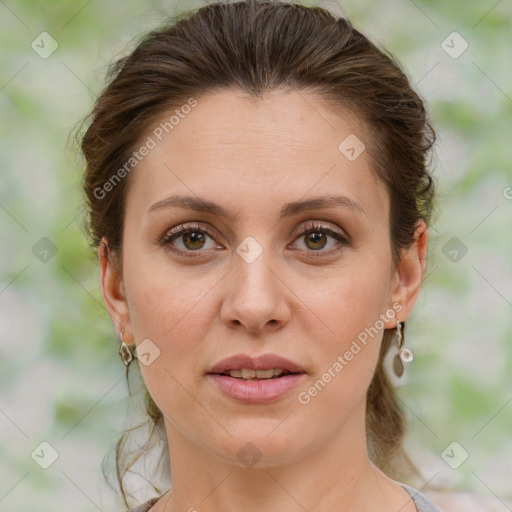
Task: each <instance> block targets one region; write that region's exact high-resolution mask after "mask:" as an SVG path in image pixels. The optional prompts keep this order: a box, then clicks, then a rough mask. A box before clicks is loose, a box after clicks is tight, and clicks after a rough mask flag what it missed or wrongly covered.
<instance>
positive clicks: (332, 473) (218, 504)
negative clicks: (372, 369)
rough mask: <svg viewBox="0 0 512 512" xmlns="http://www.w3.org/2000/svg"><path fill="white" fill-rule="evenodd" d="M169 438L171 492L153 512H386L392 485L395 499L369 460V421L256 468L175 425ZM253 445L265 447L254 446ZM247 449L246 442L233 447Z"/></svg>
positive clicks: (261, 462)
mask: <svg viewBox="0 0 512 512" xmlns="http://www.w3.org/2000/svg"><path fill="white" fill-rule="evenodd" d="M361 421H362V422H363V423H362V424H361ZM166 432H167V438H168V443H169V452H170V454H171V472H172V489H171V492H170V493H168V495H167V496H165V497H164V498H163V499H162V500H160V501H159V503H158V505H157V506H156V507H155V509H154V510H155V512H175V511H178V510H179V511H190V512H195V511H200V512H218V511H219V510H222V511H223V512H235V511H236V512H238V511H239V510H244V512H256V511H258V512H260V511H261V510H268V511H274V510H276V511H277V510H278V511H279V512H292V511H293V512H296V511H297V510H308V511H309V512H320V511H325V510H343V511H347V512H348V511H356V510H357V511H358V512H359V511H361V512H362V511H370V510H385V508H382V505H383V503H387V502H386V501H384V502H383V501H382V500H383V499H388V498H389V497H390V496H391V494H390V485H391V486H392V487H393V488H394V489H395V490H394V493H395V496H398V495H397V494H396V493H397V486H396V483H394V482H393V481H392V480H391V479H389V478H388V477H387V476H386V475H384V474H383V473H382V472H381V471H380V470H378V469H377V468H376V467H375V466H374V465H373V464H372V463H371V461H370V460H369V458H368V453H367V447H366V437H365V436H364V432H365V429H364V417H363V418H359V419H358V420H357V421H356V422H355V424H354V425H346V428H344V429H341V431H340V432H338V433H337V434H333V437H330V438H329V439H328V440H326V441H325V442H323V443H317V444H316V445H314V446H311V445H309V446H304V447H302V449H301V448H300V442H299V443H296V445H297V447H298V448H297V450H296V451H295V453H294V454H293V455H290V453H289V450H288V453H287V454H286V455H285V456H280V458H279V457H274V458H273V459H270V458H265V457H264V456H262V458H261V459H260V460H259V461H258V462H257V463H256V464H254V465H253V466H252V467H245V466H243V464H241V463H240V461H239V460H238V458H237V455H236V452H237V451H238V450H237V449H235V450H234V452H235V453H234V454H233V455H234V456H233V457H232V458H229V457H226V456H225V455H224V456H222V455H221V456H219V454H218V453H212V452H211V451H208V450H205V449H204V448H202V447H200V446H199V445H198V444H197V443H193V442H192V441H191V440H190V439H188V438H187V437H186V436H184V435H182V434H181V432H180V431H179V430H177V429H176V427H175V426H174V425H172V424H170V423H166ZM361 433H362V434H361ZM227 437H229V436H228V435H227V434H226V438H227ZM267 442H268V439H267ZM227 443H228V444H230V445H233V439H225V440H223V442H222V441H221V442H219V444H218V445H217V447H216V449H217V450H220V449H221V447H223V446H226V444H227ZM235 444H236V443H235ZM254 444H255V445H256V446H261V445H262V444H261V441H260V442H259V444H258V441H257V440H255V441H254ZM244 445H245V442H244V441H240V443H239V444H236V446H240V447H242V446H244ZM246 449H247V451H248V452H249V451H250V449H249V448H246ZM402 492H403V494H402V498H403V497H404V495H405V491H403V490H402ZM152 512H153V509H152Z"/></svg>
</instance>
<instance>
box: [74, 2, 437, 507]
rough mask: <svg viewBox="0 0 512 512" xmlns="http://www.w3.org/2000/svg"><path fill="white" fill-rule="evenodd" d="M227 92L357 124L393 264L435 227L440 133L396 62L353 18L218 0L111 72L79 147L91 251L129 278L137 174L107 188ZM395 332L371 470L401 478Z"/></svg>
mask: <svg viewBox="0 0 512 512" xmlns="http://www.w3.org/2000/svg"><path fill="white" fill-rule="evenodd" d="M219 90H226V91H238V92H242V93H244V94H245V95H246V96H247V97H248V98H250V99H252V100H253V101H257V100H258V99H260V98H262V97H263V95H264V94H265V93H267V92H271V91H274V90H282V91H290V92H291V91H307V92H313V93H315V94H317V95H318V96H319V97H320V98H322V99H324V100H327V101H328V102H329V105H331V106H332V109H333V110H336V109H337V108H339V109H340V111H341V110H344V111H348V112H351V113H354V114H355V115H357V118H358V119H360V120H362V122H363V125H364V127H365V128H366V130H367V134H368V135H369V141H370V144H368V145H367V146H366V149H367V151H368V152H369V156H370V159H371V162H372V168H373V170H374V172H375V174H376V176H377V177H378V178H379V179H380V180H381V181H382V183H383V184H384V185H385V187H386V189H387V191H388V193H389V198H390V221H389V222H390V224H389V228H390V245H391V248H392V255H393V264H394V265H396V264H397V263H398V262H399V258H400V251H401V249H403V248H407V247H409V246H410V245H411V244H412V243H413V241H414V233H415V229H416V227H417V223H418V221H419V220H420V219H423V220H424V221H425V222H426V223H427V224H428V223H429V221H430V217H431V213H432V207H433V197H434V188H435V187H434V182H433V179H432V177H431V175H430V172H429V170H428V167H429V166H430V157H431V155H430V152H431V148H432V145H433V143H434V140H435V133H434V131H433V129H432V127H431V125H430V123H429V120H428V116H427V113H426V108H425V104H424V102H423V101H422V99H421V98H420V97H419V96H418V94H417V93H416V92H415V91H414V90H413V89H412V87H411V85H410V83H409V80H408V79H407V77H406V75H405V73H404V72H403V71H402V69H401V67H400V65H399V64H398V63H397V62H396V61H395V60H394V58H393V57H392V56H391V55H389V54H388V53H387V52H386V51H385V50H383V49H378V48H377V47H376V46H375V45H374V44H372V43H371V42H370V41H369V40H368V39H367V38H366V37H365V36H364V35H362V34H361V33H360V32H359V31H357V30H356V29H355V28H353V27H352V25H351V23H350V22H349V21H348V20H347V19H345V18H343V17H339V16H337V15H334V14H333V13H331V12H329V11H328V10H326V9H324V8H321V7H306V6H303V5H300V4H297V3H291V2H287V3H283V2H278V1H272V0H263V1H258V0H248V1H241V2H218V3H212V4H209V5H206V6H204V7H202V8H200V9H196V10H194V11H190V12H186V13H184V14H181V15H179V16H177V17H175V18H172V19H171V20H170V21H169V23H168V24H167V25H166V26H164V27H162V28H160V29H158V30H155V31H153V32H151V33H149V34H147V35H146V36H145V37H144V38H143V39H142V41H141V42H140V43H139V45H138V46H137V47H136V48H135V50H134V51H133V52H132V53H131V54H129V55H128V56H126V57H124V58H122V59H120V60H118V61H117V62H116V63H115V64H114V66H113V67H112V69H111V74H110V77H109V83H108V85H107V86H106V88H105V89H104V91H103V92H102V94H101V95H100V96H99V98H98V100H97V102H96V104H95V106H94V109H93V111H92V114H91V117H92V119H91V122H90V125H89V127H88V129H87V131H86V133H85V135H84V136H83V139H82V144H81V147H82V151H83V154H84V156H85V159H86V165H87V168H86V172H85V176H84V191H85V195H86V204H87V205H88V212H89V232H90V239H91V240H90V241H91V245H92V246H93V247H95V248H96V247H97V246H98V244H99V243H100V241H101V239H102V237H105V238H106V239H107V240H108V246H109V253H110V255H115V257H116V261H117V263H118V268H119V270H120V271H122V265H121V262H122V233H123V222H124V213H125V212H124V205H125V197H126V193H127V188H128V187H129V185H130V182H131V180H130V178H131V174H129V173H127V175H126V177H125V179H122V180H120V181H119V183H116V186H115V187H111V188H112V190H110V191H109V193H108V194H99V193H98V190H104V188H103V187H104V185H105V183H106V182H107V181H108V180H109V179H111V177H112V176H113V175H114V174H115V173H116V172H117V171H118V170H119V169H120V168H122V167H123V165H124V164H125V163H126V162H127V161H128V160H129V158H130V156H131V155H132V153H133V151H134V149H135V148H136V147H137V144H138V143H140V138H141V137H142V136H143V135H144V134H146V135H147V130H148V129H149V128H150V127H151V126H152V124H154V123H155V120H157V119H160V118H161V117H162V114H164V113H166V112H172V111H174V110H175V109H178V108H180V107H181V106H182V105H184V104H187V103H188V102H189V101H190V99H191V98H199V97H200V96H201V95H205V94H207V93H209V92H213V91H219ZM132 174H133V173H132ZM393 334H394V330H385V332H384V337H383V342H382V346H381V352H380V356H379V361H378V364H377V368H376V371H375V375H374V377H373V380H372V382H371V384H370V387H369V389H368V395H367V411H366V430H367V445H368V452H369V456H370V458H371V460H372V461H373V462H374V463H375V464H376V465H377V466H378V467H379V468H380V469H381V470H382V471H384V472H385V473H387V474H388V475H389V476H391V477H396V476H397V475H398V474H400V473H397V471H398V467H399V464H398V462H397V461H399V460H402V461H404V460H405V461H407V464H409V468H411V469H413V470H414V465H413V464H412V463H411V461H410V460H409V458H408V457H407V455H406V453H405V451H404V448H403V445H402V444H403V437H404V434H405V429H406V417H405V414H404V412H403V410H402V409H401V407H400V404H399V399H398V398H397V397H396V395H395V392H394V390H393V388H392V386H391V384H390V382H389V381H388V379H387V377H386V374H385V372H384V370H383V366H382V359H383V356H384V354H385V352H386V350H387V349H388V347H389V346H390V343H391V341H392V339H393ZM145 393H146V395H145V398H146V406H147V415H148V417H149V420H148V424H149V426H150V433H151V435H150V437H152V436H153V435H156V436H157V438H158V440H159V441H164V439H162V438H163V437H164V436H165V431H164V429H163V417H162V413H161V411H160V410H159V409H158V407H157V406H156V405H155V403H154V402H153V400H152V399H151V397H150V396H149V394H148V393H147V390H146V391H145ZM129 435H130V432H125V433H124V434H123V435H122V436H121V438H120V439H119V442H118V443H117V446H116V455H117V456H116V469H117V478H118V481H119V485H120V488H121V492H122V494H123V498H124V501H125V503H126V504H127V505H128V503H127V500H126V490H127V489H126V488H125V486H124V483H123V477H124V476H125V474H126V472H127V471H128V470H129V468H130V467H131V465H132V464H133V463H134V462H135V461H136V460H137V459H138V458H139V457H140V456H143V455H144V453H145V452H144V450H139V451H137V452H135V453H130V452H129V451H126V450H125V449H126V441H127V437H129ZM170 455H171V457H172V454H170ZM407 464H406V465H407ZM169 483H170V482H169Z"/></svg>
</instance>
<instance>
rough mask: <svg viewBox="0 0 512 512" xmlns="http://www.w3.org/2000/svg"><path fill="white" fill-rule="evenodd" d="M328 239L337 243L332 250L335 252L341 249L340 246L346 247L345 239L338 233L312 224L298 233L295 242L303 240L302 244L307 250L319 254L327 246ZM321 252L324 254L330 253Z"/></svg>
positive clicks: (346, 241)
mask: <svg viewBox="0 0 512 512" xmlns="http://www.w3.org/2000/svg"><path fill="white" fill-rule="evenodd" d="M329 237H330V238H333V239H334V240H335V241H336V242H337V243H335V244H334V245H335V246H336V245H337V246H338V247H335V248H334V250H335V251H336V250H338V249H341V248H342V247H340V246H344V245H348V240H347V238H346V237H345V236H343V235H342V234H341V233H340V232H338V231H336V230H334V229H331V228H328V227H326V226H321V225H318V224H313V225H310V226H308V227H306V228H305V229H303V230H302V231H301V232H300V233H299V235H298V237H297V240H304V243H305V245H306V247H307V248H308V249H311V250H312V251H313V252H319V251H320V250H321V249H323V248H324V247H325V246H326V245H327V242H328V238H329ZM308 252H311V251H308ZM321 252H323V253H324V252H331V251H321Z"/></svg>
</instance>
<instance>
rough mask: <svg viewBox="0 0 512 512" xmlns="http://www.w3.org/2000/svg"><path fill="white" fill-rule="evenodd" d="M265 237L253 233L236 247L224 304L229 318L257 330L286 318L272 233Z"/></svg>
mask: <svg viewBox="0 0 512 512" xmlns="http://www.w3.org/2000/svg"><path fill="white" fill-rule="evenodd" d="M265 240H266V241H263V240H262V238H260V239H259V240H256V238H255V237H252V236H249V237H247V238H245V239H244V240H243V241H242V242H241V243H240V244H239V246H238V247H237V248H236V252H237V254H236V255H235V257H234V263H233V265H234V268H233V271H232V272H231V273H230V274H231V277H230V281H229V283H230V284H229V286H228V295H227V297H226V298H225V301H224V306H223V313H224V320H225V321H226V320H227V321H228V322H230V323H233V322H234V323H237V324H238V323H241V324H244V325H245V326H246V328H247V329H249V330H255V331H256V330H258V329H261V328H263V327H264V326H265V325H266V324H267V323H268V322H270V321H275V320H279V319H281V320H282V319H283V318H284V317H283V315H282V313H283V309H284V308H283V304H282V300H283V297H282V296H281V291H282V290H281V287H282V285H281V284H280V280H279V279H278V277H277V275H276V271H275V270H274V269H275V267H276V265H275V258H274V254H273V251H272V246H271V243H270V240H271V236H267V237H266V238H265ZM272 323H275V322H272Z"/></svg>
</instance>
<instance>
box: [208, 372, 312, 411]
mask: <svg viewBox="0 0 512 512" xmlns="http://www.w3.org/2000/svg"><path fill="white" fill-rule="evenodd" d="M208 377H210V379H212V380H213V381H214V382H215V384H216V385H217V386H218V387H219V389H220V390H221V391H222V392H223V393H225V394H226V395H228V396H230V397H231V398H235V399H236V400H240V401H241V402H245V403H249V404H262V403H266V402H271V401H273V400H277V399H278V398H281V397H283V396H284V395H286V394H287V393H288V392H289V391H290V390H291V389H293V388H294V387H296V386H297V385H298V384H299V383H300V382H302V380H303V379H304V378H305V377H306V374H305V373H294V374H291V375H286V376H285V377H279V378H277V379H267V380H263V379H262V380H242V379H236V378H234V377H229V376H227V375H217V374H213V373H209V374H208Z"/></svg>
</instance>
